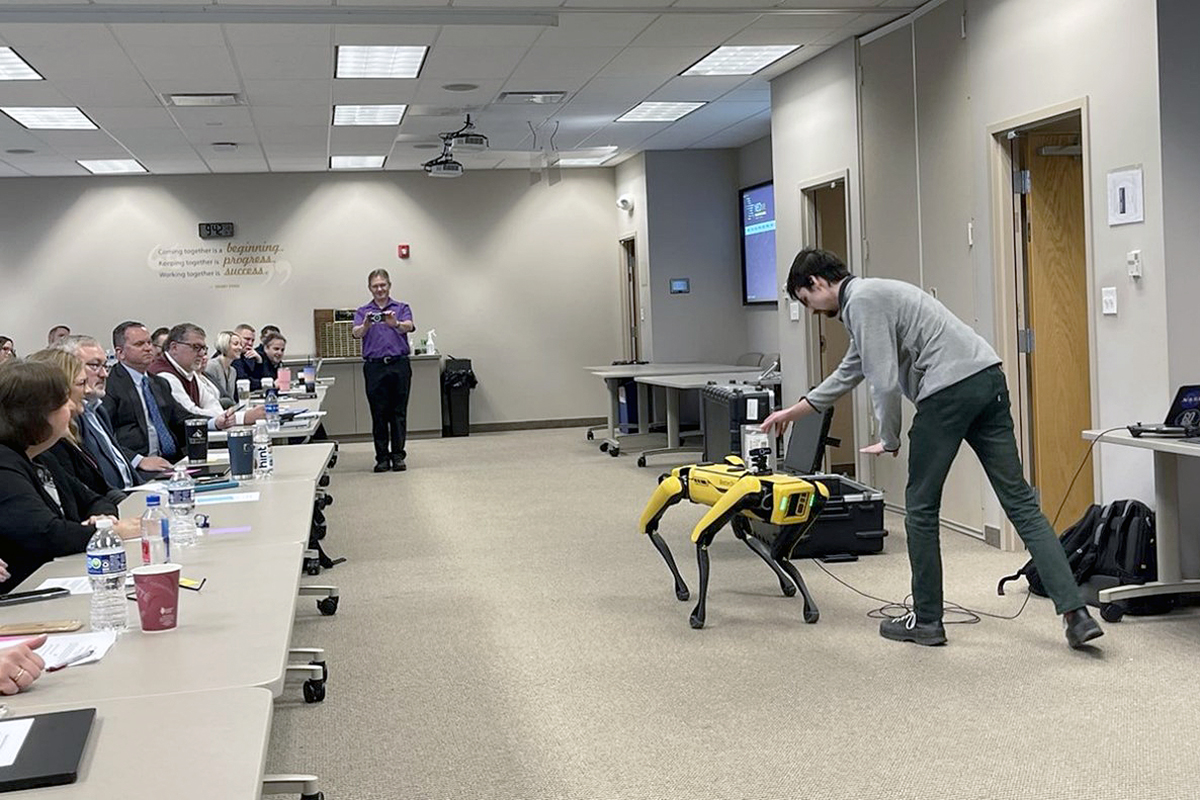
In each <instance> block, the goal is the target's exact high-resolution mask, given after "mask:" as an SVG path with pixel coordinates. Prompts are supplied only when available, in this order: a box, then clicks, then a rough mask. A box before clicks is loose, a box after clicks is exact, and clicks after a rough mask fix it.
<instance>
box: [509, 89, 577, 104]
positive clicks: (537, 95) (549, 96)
mask: <svg viewBox="0 0 1200 800" xmlns="http://www.w3.org/2000/svg"><path fill="white" fill-rule="evenodd" d="M566 96H567V93H566V92H501V93H500V96H499V97H498V98H496V102H497V103H513V104H515V105H525V104H530V105H535V106H552V105H555V104H557V103H561V102H562V101H563V98H564V97H566Z"/></svg>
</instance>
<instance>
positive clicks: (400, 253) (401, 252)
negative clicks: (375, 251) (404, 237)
mask: <svg viewBox="0 0 1200 800" xmlns="http://www.w3.org/2000/svg"><path fill="white" fill-rule="evenodd" d="M396 256H397V257H399V258H408V245H406V244H402V245H398V246H397V247H396Z"/></svg>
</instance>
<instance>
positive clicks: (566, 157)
mask: <svg viewBox="0 0 1200 800" xmlns="http://www.w3.org/2000/svg"><path fill="white" fill-rule="evenodd" d="M616 154H617V148H616V146H609V147H592V148H589V149H587V150H574V151H571V152H569V153H563V154H562V155H561V156H560V157H559V159H558V165H559V166H560V167H598V166H600V165H601V164H603V163H604V162H605V161H608V160H609V159H610V158H612V157H613V156H615V155H616Z"/></svg>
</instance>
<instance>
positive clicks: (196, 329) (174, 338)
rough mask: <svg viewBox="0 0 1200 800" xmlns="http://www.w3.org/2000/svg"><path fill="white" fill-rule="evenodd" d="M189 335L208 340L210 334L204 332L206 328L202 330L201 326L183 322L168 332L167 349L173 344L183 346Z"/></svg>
mask: <svg viewBox="0 0 1200 800" xmlns="http://www.w3.org/2000/svg"><path fill="white" fill-rule="evenodd" d="M189 333H194V334H195V335H197V336H203V337H204V338H208V334H207V333H205V332H204V328H201V327H200V326H199V325H193V324H192V323H190V322H181V323H179V324H178V325H176V326H174V327H173V328H171V330H169V331H167V347H170V346H171V345H173V344H181V343H182V342H183V338H184V337H185V336H187V335H188V334H189Z"/></svg>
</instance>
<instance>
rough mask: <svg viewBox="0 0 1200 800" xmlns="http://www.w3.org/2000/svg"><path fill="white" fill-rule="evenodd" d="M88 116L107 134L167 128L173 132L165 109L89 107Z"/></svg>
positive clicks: (171, 120) (171, 121) (168, 114)
mask: <svg viewBox="0 0 1200 800" xmlns="http://www.w3.org/2000/svg"><path fill="white" fill-rule="evenodd" d="M87 113H88V116H89V117H91V118H92V121H93V122H95V123H96V124H97V125H99V126H100V127H101V128H104V129H105V130H107V131H108V132H109V133H112V132H114V131H119V130H128V129H134V130H151V129H158V128H168V129H170V130H175V129H176V128H177V127H178V126H177V125H176V123H175V119H174V118H173V117H172V116H171V114H170V113H169V112H168V111H167V110H166V109H165V108H145V107H139V108H121V107H117V108H98V107H95V106H89V107H88V109H87Z"/></svg>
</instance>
